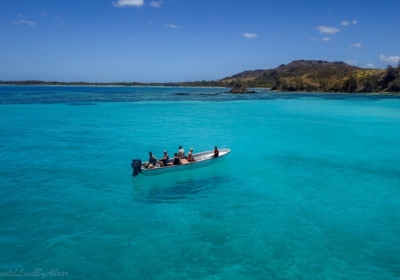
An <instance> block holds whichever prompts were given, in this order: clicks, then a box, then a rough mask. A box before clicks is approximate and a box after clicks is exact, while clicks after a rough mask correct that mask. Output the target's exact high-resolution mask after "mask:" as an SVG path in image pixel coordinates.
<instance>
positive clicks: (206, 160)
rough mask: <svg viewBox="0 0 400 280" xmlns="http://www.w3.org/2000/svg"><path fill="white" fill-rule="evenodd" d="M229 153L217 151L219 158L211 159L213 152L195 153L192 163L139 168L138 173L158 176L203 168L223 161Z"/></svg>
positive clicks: (185, 161)
mask: <svg viewBox="0 0 400 280" xmlns="http://www.w3.org/2000/svg"><path fill="white" fill-rule="evenodd" d="M230 152H231V150H230V149H219V156H218V157H215V158H214V157H211V156H212V155H213V154H214V151H213V150H212V151H205V152H201V153H196V154H193V158H194V160H195V161H194V162H188V161H187V160H182V164H179V165H169V166H165V167H159V166H156V167H154V168H145V167H144V166H141V170H140V171H141V172H140V173H142V174H143V175H159V174H164V173H169V172H175V171H182V170H188V169H194V168H199V167H205V166H209V165H212V164H215V163H218V162H221V161H223V160H224V159H225V158H226V157H227V156H228V155H229V153H230Z"/></svg>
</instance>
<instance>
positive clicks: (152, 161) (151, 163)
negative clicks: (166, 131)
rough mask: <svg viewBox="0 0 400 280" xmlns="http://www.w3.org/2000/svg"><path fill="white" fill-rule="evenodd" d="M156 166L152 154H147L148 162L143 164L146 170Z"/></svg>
mask: <svg viewBox="0 0 400 280" xmlns="http://www.w3.org/2000/svg"><path fill="white" fill-rule="evenodd" d="M156 164H157V158H156V157H155V156H154V155H153V153H152V152H149V161H148V162H146V163H145V164H144V167H146V168H154V166H156Z"/></svg>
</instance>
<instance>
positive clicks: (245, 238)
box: [0, 86, 400, 279]
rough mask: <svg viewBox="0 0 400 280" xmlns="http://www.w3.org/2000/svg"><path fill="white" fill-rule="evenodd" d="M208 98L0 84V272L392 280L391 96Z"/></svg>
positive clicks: (186, 92) (204, 91) (399, 112)
mask: <svg viewBox="0 0 400 280" xmlns="http://www.w3.org/2000/svg"><path fill="white" fill-rule="evenodd" d="M224 91H226V89H215V88H172V87H171V88H162V87H159V88H152V87H41V86H37V87H24V86H22V87H18V86H15V87H13V86H2V87H0V117H1V120H2V121H1V123H0V166H1V169H0V188H1V197H0V206H1V213H0V224H1V227H0V244H1V246H0V248H1V251H0V275H1V276H2V277H7V276H10V277H12V276H13V274H14V276H15V275H17V274H21V275H25V276H27V278H29V279H32V277H29V275H30V274H29V273H40V272H41V273H42V275H45V273H47V276H49V277H50V276H60V277H61V276H63V275H67V276H68V278H69V279H399V278H400V251H399V248H400V211H399V209H400V164H399V159H400V98H398V97H395V96H383V95H344V94H317V93H315V94H306V93H303V94H299V93H274V92H268V91H267V90H260V89H257V90H256V91H257V93H256V94H253V95H229V94H226V93H224ZM178 145H182V146H183V147H184V148H185V149H186V151H188V149H189V148H190V147H193V148H194V149H195V152H196V151H197V152H199V151H203V150H210V149H212V148H213V147H214V145H218V147H220V148H230V149H232V152H231V154H230V155H229V156H228V157H227V159H226V160H225V161H224V162H222V163H219V164H217V165H213V166H210V167H206V168H203V169H196V170H190V171H185V172H180V173H170V174H165V175H159V176H152V177H146V176H143V175H140V176H138V177H135V178H134V177H132V176H131V169H130V161H131V159H132V158H141V159H142V160H146V158H147V153H148V151H150V150H151V151H153V153H154V154H155V155H156V156H157V157H160V156H161V155H162V151H163V150H164V149H167V150H168V151H169V153H170V154H172V153H173V152H175V151H176V150H177V148H178ZM0 278H1V277H0ZM20 278H21V277H20Z"/></svg>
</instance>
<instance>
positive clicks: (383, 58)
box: [379, 54, 400, 63]
mask: <svg viewBox="0 0 400 280" xmlns="http://www.w3.org/2000/svg"><path fill="white" fill-rule="evenodd" d="M399 60H400V56H398V55H394V56H386V55H384V54H380V55H379V61H380V62H389V63H398V62H399Z"/></svg>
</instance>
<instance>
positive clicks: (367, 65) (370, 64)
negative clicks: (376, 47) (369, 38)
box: [365, 63, 375, 68]
mask: <svg viewBox="0 0 400 280" xmlns="http://www.w3.org/2000/svg"><path fill="white" fill-rule="evenodd" d="M365 67H366V68H375V65H373V64H372V63H367V64H365Z"/></svg>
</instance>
